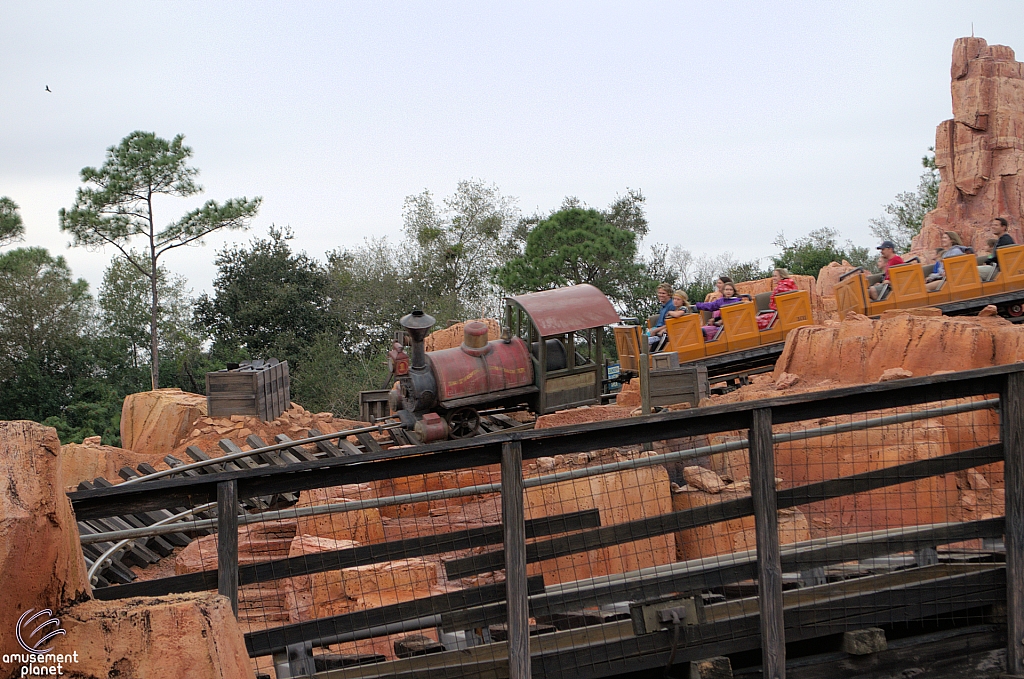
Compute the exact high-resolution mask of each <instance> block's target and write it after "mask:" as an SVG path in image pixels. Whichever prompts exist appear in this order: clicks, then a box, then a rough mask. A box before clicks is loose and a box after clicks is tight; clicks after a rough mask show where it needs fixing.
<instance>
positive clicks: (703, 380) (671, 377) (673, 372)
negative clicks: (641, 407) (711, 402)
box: [651, 365, 710, 408]
mask: <svg viewBox="0 0 1024 679" xmlns="http://www.w3.org/2000/svg"><path fill="white" fill-rule="evenodd" d="M709 393H710V385H709V384H708V369H707V366H703V365H695V366H682V367H680V368H662V369H659V370H652V371H651V405H652V406H670V405H673V404H676V403H683V402H687V401H688V402H689V403H690V406H692V407H694V408H696V407H697V405H698V404H699V403H700V400H701V399H702V398H707V397H708V394H709Z"/></svg>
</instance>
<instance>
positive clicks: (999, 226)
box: [985, 217, 1016, 266]
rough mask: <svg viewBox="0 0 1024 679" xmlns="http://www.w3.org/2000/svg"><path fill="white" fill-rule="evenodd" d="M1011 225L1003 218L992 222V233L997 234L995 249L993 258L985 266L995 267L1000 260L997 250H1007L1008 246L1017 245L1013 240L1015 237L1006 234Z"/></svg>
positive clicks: (997, 218)
mask: <svg viewBox="0 0 1024 679" xmlns="http://www.w3.org/2000/svg"><path fill="white" fill-rule="evenodd" d="M1008 227H1009V224H1008V223H1007V222H1006V219H1004V218H1003V217H996V218H995V219H993V220H992V231H993V232H994V233H995V236H996V238H997V239H998V240H997V241H996V244H995V247H994V248H992V256H991V257H989V258H988V260H987V261H986V262H985V264H988V265H990V266H995V265H996V264H997V263H998V262H999V259H998V258H997V257H996V248H1005V247H1006V246H1007V245H1016V243H1015V242H1014V240H1013V236H1011V235H1010V234H1008V233H1007V232H1006V229H1007V228H1008Z"/></svg>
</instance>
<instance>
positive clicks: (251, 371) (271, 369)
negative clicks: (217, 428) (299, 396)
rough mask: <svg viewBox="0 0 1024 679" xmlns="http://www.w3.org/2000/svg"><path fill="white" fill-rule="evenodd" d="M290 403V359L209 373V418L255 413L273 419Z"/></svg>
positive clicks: (262, 418) (253, 363) (272, 360)
mask: <svg viewBox="0 0 1024 679" xmlns="http://www.w3.org/2000/svg"><path fill="white" fill-rule="evenodd" d="M290 404H291V381H290V378H289V376H288V361H280V362H279V361H278V360H277V359H276V358H272V359H270V360H268V361H248V362H244V363H240V364H238V366H237V367H229V368H226V369H224V370H218V371H216V372H209V373H206V407H207V414H208V415H209V416H210V417H228V416H231V415H254V416H256V417H259V418H260V419H261V420H263V421H264V422H270V421H271V420H273V419H274V418H276V417H277V416H278V415H280V414H281V413H283V412H284V411H285V410H287V409H288V407H289V405H290Z"/></svg>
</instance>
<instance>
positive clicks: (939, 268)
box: [924, 231, 968, 292]
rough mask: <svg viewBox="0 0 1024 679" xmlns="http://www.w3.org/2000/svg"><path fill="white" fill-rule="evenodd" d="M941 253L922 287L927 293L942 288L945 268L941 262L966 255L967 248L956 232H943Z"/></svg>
mask: <svg viewBox="0 0 1024 679" xmlns="http://www.w3.org/2000/svg"><path fill="white" fill-rule="evenodd" d="M941 251H942V252H941V254H940V255H939V257H938V259H936V260H935V266H934V267H933V268H932V272H931V273H930V274H928V278H926V279H925V282H924V287H925V289H926V290H928V292H935V291H936V290H938V289H939V288H941V287H942V283H943V282H944V281H945V280H946V267H945V266H943V264H942V260H944V259H946V258H947V257H956V256H957V255H964V254H967V251H968V248H965V247H964V243H963V241H962V240H960V235H959V234H958V233H957V232H956V231H944V232H943V233H942V248H941Z"/></svg>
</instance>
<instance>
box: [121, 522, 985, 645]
mask: <svg viewBox="0 0 1024 679" xmlns="http://www.w3.org/2000/svg"><path fill="white" fill-rule="evenodd" d="M1002 534H1003V518H1002V517H994V518H991V519H983V520H980V521H969V522H953V523H941V524H933V525H928V526H914V527H910V528H895V529H888V530H881V531H870V532H867V533H853V534H848V535H841V536H836V537H829V538H819V539H816V540H807V541H804V542H798V543H791V544H788V545H783V546H782V547H781V563H782V569H783V571H785V572H799V571H801V570H806V569H808V568H813V567H817V566H825V565H828V564H833V563H843V562H846V561H855V560H858V559H869V558H873V557H877V556H883V555H886V554H894V553H898V552H906V551H913V550H914V549H917V548H919V547H921V546H923V545H942V544H950V543H953V542H963V541H965V540H975V539H978V538H983V537H999V536H1001V535H1002ZM756 575H757V555H756V552H755V551H749V552H741V553H737V554H726V555H721V556H713V557H707V558H705V559H695V560H693V561H683V562H678V563H674V564H669V565H666V566H657V567H654V568H648V569H643V570H639V571H633V572H630V573H622V574H619V575H614V576H606V577H600V578H593V579H589V580H582V581H577V582H573V583H567V584H564V585H554V586H552V587H548V588H547V590H546V591H545V593H544V594H542V595H540V596H536V597H532V598H531V600H530V613H531V615H533V616H539V615H548V614H551V613H556V612H559V611H566V610H576V609H579V608H584V607H587V606H599V605H601V604H605V603H611V602H615V601H626V600H634V601H641V600H645V599H653V598H656V597H659V596H663V595H666V594H672V593H675V592H689V591H694V590H707V589H715V588H719V587H722V586H723V585H726V584H730V583H734V582H739V581H741V580H747V579H750V578H754V577H756ZM121 586H122V587H127V586H128V585H121ZM132 586H134V585H132ZM484 608H485V609H487V610H484V611H472V612H470V611H466V612H458V613H454V614H451V615H449V616H442V617H443V620H442V626H443V628H444V629H445V630H446V631H454V630H461V629H467V628H466V627H465V624H466V623H465V621H464V620H463V619H462V617H463V616H465V617H466V618H467V619H469V617H470V616H471V617H472V619H473V620H484V621H486V624H493V623H498V622H503V621H504V620H505V610H504V604H500V605H499V604H496V605H489V606H485V607H484ZM712 655H716V654H714V653H712ZM701 657H705V656H701Z"/></svg>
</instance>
